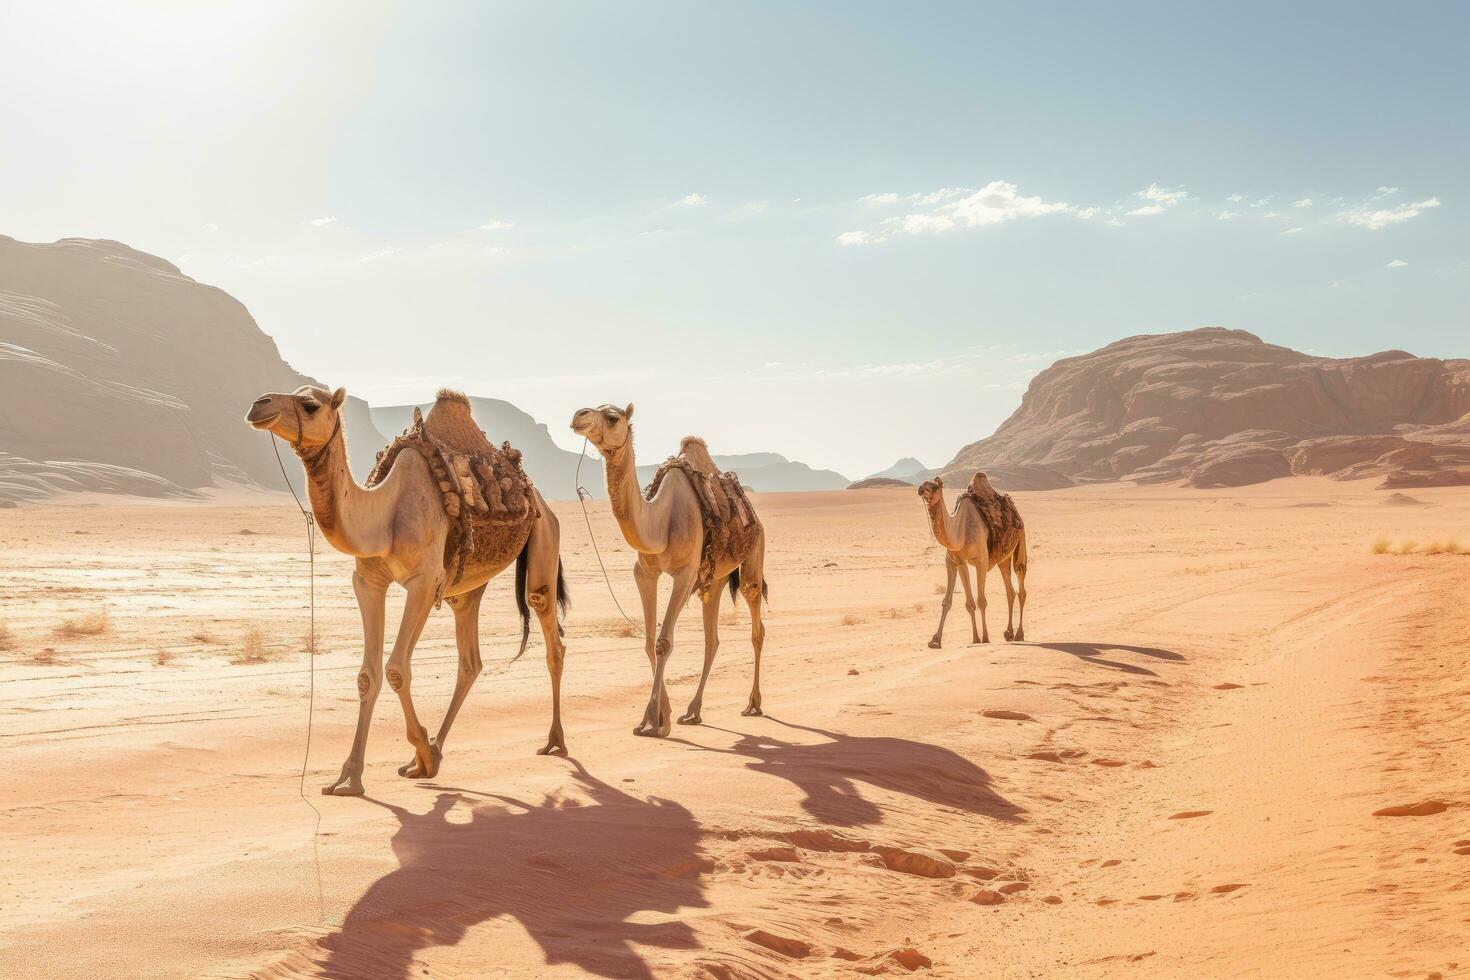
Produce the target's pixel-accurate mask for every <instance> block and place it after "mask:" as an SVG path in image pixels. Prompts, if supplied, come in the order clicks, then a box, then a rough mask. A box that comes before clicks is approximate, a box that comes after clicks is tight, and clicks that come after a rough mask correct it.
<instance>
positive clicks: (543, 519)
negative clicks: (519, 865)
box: [245, 385, 566, 796]
mask: <svg viewBox="0 0 1470 980" xmlns="http://www.w3.org/2000/svg"><path fill="white" fill-rule="evenodd" d="M346 397H347V392H346V390H345V389H343V388H338V389H337V390H336V391H335V392H329V391H326V390H325V389H322V388H318V387H315V386H311V385H307V386H304V387H301V388H298V389H297V390H296V391H294V392H292V393H290V394H284V393H278V392H274V393H269V394H265V395H262V396H261V397H260V398H258V399H256V401H255V404H253V405H252V406H251V407H250V411H249V413H248V414H247V415H246V416H245V421H246V422H248V423H249V424H250V425H251V426H253V427H254V428H256V429H261V430H264V431H266V432H269V433H271V434H272V435H274V436H276V437H277V438H280V439H282V440H284V441H286V442H288V443H290V444H291V447H292V448H293V449H294V450H295V451H296V455H297V456H298V457H300V459H301V464H302V466H303V467H304V468H305V470H306V482H307V492H308V494H309V496H310V499H311V508H312V513H313V515H314V517H315V520H316V524H317V527H319V528H321V532H322V536H323V537H324V538H326V539H327V542H328V543H329V544H331V545H332V547H334V548H336V549H337V550H338V551H340V552H342V553H343V554H347V555H351V556H353V557H354V558H356V559H357V567H356V570H355V571H354V572H353V574H352V589H353V591H354V592H355V593H356V594H357V604H358V608H359V610H360V612H361V614H362V633H363V654H362V669H361V670H359V671H358V675H357V693H358V708H357V731H356V734H354V736H353V739H352V751H351V752H350V753H349V754H348V756H347V761H346V762H344V763H343V765H342V771H341V774H340V775H339V776H338V778H337V779H336V780H335V781H333V782H332V783H330V784H328V785H327V786H324V787H323V788H322V793H323V795H327V796H361V795H363V784H362V772H363V764H364V760H365V753H366V749H367V737H368V727H369V722H370V721H371V719H372V714H373V705H374V703H375V702H376V701H377V698H378V691H379V690H380V689H381V687H382V680H383V673H384V671H383V626H384V623H383V620H384V604H385V600H386V596H387V591H388V586H389V585H390V584H392V583H394V582H396V583H398V584H399V585H401V586H403V587H404V589H405V590H406V591H407V593H408V597H407V599H406V601H405V602H404V606H403V620H402V622H401V623H400V624H399V627H398V636H397V639H396V640H395V641H394V643H393V653H392V655H391V656H390V657H389V658H388V664H387V671H386V673H387V677H388V685H389V686H390V687H392V688H393V690H394V691H396V692H397V693H398V699H399V701H400V702H401V703H402V705H403V717H404V721H405V723H406V724H407V727H408V741H409V742H410V743H411V744H412V745H413V748H414V758H413V761H411V762H409V763H408V764H407V765H405V766H403V767H401V768H400V769H399V770H398V774H399V775H400V776H404V777H406V778H409V779H432V778H433V777H434V776H436V775H437V774H438V772H439V766H440V762H441V761H442V759H443V754H444V743H445V740H446V739H447V738H448V737H449V729H450V726H451V725H453V723H454V719H455V716H456V715H457V714H458V713H459V709H460V706H461V705H462V704H463V703H464V700H465V696H466V695H467V694H469V691H470V687H471V685H473V684H474V682H475V678H476V677H478V676H479V674H480V671H481V667H482V665H481V661H480V640H479V619H480V615H479V614H480V600H481V598H482V597H483V596H484V594H485V586H486V584H487V583H488V582H489V581H490V579H492V578H494V577H495V576H496V575H498V574H500V573H501V572H502V571H504V570H505V568H506V566H507V565H509V564H510V559H509V558H506V559H505V560H504V561H496V562H494V563H491V564H483V563H481V564H476V563H475V562H473V561H472V562H468V563H466V564H465V566H464V567H463V570H462V571H461V573H460V575H459V577H458V579H457V581H453V582H450V581H448V576H447V575H446V567H445V564H446V563H445V540H446V537H447V535H448V534H449V530H450V518H449V517H448V515H446V513H445V502H444V494H443V493H442V492H441V488H440V485H439V482H438V480H437V479H436V478H435V476H434V474H433V472H432V471H431V468H430V464H429V463H428V462H427V461H426V460H425V459H424V457H423V456H421V455H419V454H418V453H416V452H404V453H401V454H399V456H398V458H397V459H396V460H394V462H393V464H392V469H391V470H390V471H389V472H388V474H387V476H386V478H385V479H383V480H382V481H381V482H380V483H379V484H378V485H376V486H374V487H372V488H370V489H369V488H364V487H362V486H360V485H359V484H358V483H357V481H356V480H355V479H353V477H352V472H351V470H350V469H349V468H348V464H347V443H346V435H345V434H344V433H343V431H342V415H341V407H342V402H343V400H344V399H345V398H346ZM534 503H535V506H536V507H537V509H538V510H539V511H540V516H539V517H537V518H536V519H535V521H534V522H533V524H532V527H531V530H530V535H529V537H528V538H527V539H526V542H525V545H524V547H523V548H522V549H521V550H520V554H519V555H518V556H515V562H516V590H515V591H516V595H515V599H516V605H517V607H518V608H519V610H520V615H521V653H524V652H525V649H526V640H527V637H528V636H529V633H530V611H529V609H528V605H529V607H530V608H534V609H535V611H536V616H537V619H538V620H539V621H540V624H541V635H542V636H543V637H544V638H545V641H546V666H547V669H548V671H550V674H551V732H550V734H549V735H548V737H547V741H546V745H545V747H544V748H542V749H541V750H540V752H539V753H538V754H541V755H545V754H548V753H551V752H558V753H561V754H565V753H566V740H565V737H564V736H563V734H562V727H561V675H562V664H563V662H564V660H565V656H566V648H565V646H564V645H563V643H562V639H561V630H560V625H559V623H558V621H557V607H558V606H560V607H563V608H564V607H565V604H566V587H565V584H564V583H563V580H562V571H561V553H560V552H561V548H560V540H561V535H560V529H559V527H558V525H557V521H556V516H555V515H554V514H553V513H552V512H551V508H550V507H548V506H546V502H545V501H544V500H542V499H541V495H540V494H539V493H536V494H535V496H534ZM441 596H442V598H443V600H444V601H445V602H447V603H449V606H450V608H451V609H452V610H453V612H454V635H455V642H456V645H457V646H458V648H459V671H458V674H457V676H456V678H455V684H454V695H453V697H452V698H451V699H450V702H449V708H448V710H447V711H446V712H445V713H444V722H443V724H442V725H440V727H439V734H438V736H437V737H435V738H433V739H430V738H429V737H428V733H427V731H426V730H425V729H424V727H423V726H422V725H421V724H420V723H419V719H418V715H417V714H416V713H415V712H414V706H413V699H412V697H411V694H410V690H411V686H412V685H411V681H412V671H411V669H410V665H409V661H410V659H411V658H412V656H413V648H414V644H415V643H417V642H418V638H419V634H420V633H421V632H422V630H423V628H424V623H425V622H426V621H427V620H428V617H429V611H430V610H431V609H432V608H433V607H434V606H435V604H436V602H437V601H438V600H439V599H440V598H441ZM553 596H554V597H555V602H553ZM516 656H517V657H519V656H520V654H519V653H518V654H516Z"/></svg>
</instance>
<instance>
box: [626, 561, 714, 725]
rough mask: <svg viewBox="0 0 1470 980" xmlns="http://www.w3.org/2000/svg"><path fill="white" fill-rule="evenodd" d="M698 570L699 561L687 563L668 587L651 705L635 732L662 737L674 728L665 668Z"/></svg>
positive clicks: (655, 656)
mask: <svg viewBox="0 0 1470 980" xmlns="http://www.w3.org/2000/svg"><path fill="white" fill-rule="evenodd" d="M698 574H699V565H698V563H697V561H696V564H693V565H688V566H685V567H684V568H681V569H679V570H678V571H677V572H675V573H674V576H673V578H674V586H673V588H672V589H670V590H669V606H668V608H667V609H665V610H664V623H663V626H661V627H660V628H659V631H658V641H657V642H656V643H655V644H654V660H653V690H652V691H650V692H649V694H648V708H647V709H646V710H645V711H644V712H643V721H642V723H640V724H639V726H638V727H637V728H635V729H633V734H634V735H647V736H655V735H656V736H658V737H659V738H663V737H664V736H665V735H667V734H668V733H669V729H670V728H672V727H673V726H672V724H671V720H670V718H669V710H668V708H667V707H666V705H667V699H668V694H667V693H666V692H665V691H664V668H665V667H667V666H668V663H669V654H670V653H672V652H673V649H674V627H675V626H676V625H677V624H678V622H679V613H681V612H683V610H684V605H685V603H687V602H688V601H689V594H690V593H691V592H693V591H694V579H695V578H696V576H697V575H698Z"/></svg>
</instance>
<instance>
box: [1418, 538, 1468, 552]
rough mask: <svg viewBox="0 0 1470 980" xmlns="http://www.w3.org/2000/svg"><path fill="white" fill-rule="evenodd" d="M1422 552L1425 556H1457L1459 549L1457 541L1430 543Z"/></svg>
mask: <svg viewBox="0 0 1470 980" xmlns="http://www.w3.org/2000/svg"><path fill="white" fill-rule="evenodd" d="M1422 551H1423V553H1424V554H1426V555H1458V554H1459V553H1460V551H1461V548H1460V542H1458V541H1431V542H1430V543H1429V544H1426V545H1425V546H1424V547H1423V549H1422Z"/></svg>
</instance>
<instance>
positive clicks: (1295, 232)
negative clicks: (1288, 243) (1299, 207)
mask: <svg viewBox="0 0 1470 980" xmlns="http://www.w3.org/2000/svg"><path fill="white" fill-rule="evenodd" d="M1301 233H1302V229H1301V228H1299V227H1298V228H1288V229H1286V230H1285V231H1283V232H1282V233H1281V234H1283V235H1300V234H1301Z"/></svg>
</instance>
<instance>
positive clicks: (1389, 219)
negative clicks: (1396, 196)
mask: <svg viewBox="0 0 1470 980" xmlns="http://www.w3.org/2000/svg"><path fill="white" fill-rule="evenodd" d="M1437 207H1439V198H1437V197H1426V198H1425V199H1424V200H1422V201H1415V202H1413V203H1412V204H1399V205H1395V206H1394V207H1391V208H1370V207H1368V206H1366V205H1364V206H1362V207H1357V208H1354V209H1352V210H1351V211H1345V212H1343V214H1342V219H1343V220H1344V221H1346V222H1347V223H1348V224H1350V225H1357V226H1359V227H1360V228H1367V229H1368V230H1370V231H1378V230H1379V229H1380V228H1386V227H1388V226H1389V225H1396V224H1399V223H1400V222H1404V221H1408V220H1409V219H1410V218H1417V217H1419V215H1420V214H1422V213H1424V212H1425V211H1427V210H1429V209H1430V208H1437Z"/></svg>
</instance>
